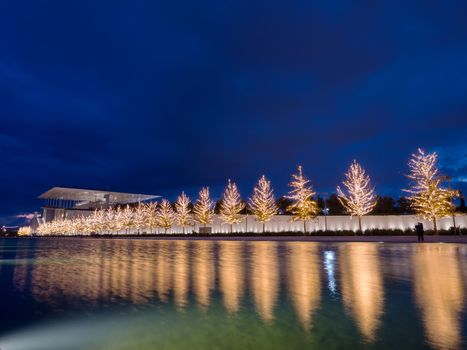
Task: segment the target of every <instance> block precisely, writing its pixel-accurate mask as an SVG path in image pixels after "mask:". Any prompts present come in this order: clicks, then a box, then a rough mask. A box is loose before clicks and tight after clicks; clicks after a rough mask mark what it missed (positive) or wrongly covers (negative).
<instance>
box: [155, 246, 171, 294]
mask: <svg viewBox="0 0 467 350" xmlns="http://www.w3.org/2000/svg"><path fill="white" fill-rule="evenodd" d="M171 248H172V242H171V241H160V242H158V244H157V249H156V254H155V259H156V266H155V269H156V290H157V296H158V297H159V300H160V301H162V302H166V301H167V300H168V297H169V293H170V290H171V288H172V279H171V275H172V261H171V257H170V252H171Z"/></svg>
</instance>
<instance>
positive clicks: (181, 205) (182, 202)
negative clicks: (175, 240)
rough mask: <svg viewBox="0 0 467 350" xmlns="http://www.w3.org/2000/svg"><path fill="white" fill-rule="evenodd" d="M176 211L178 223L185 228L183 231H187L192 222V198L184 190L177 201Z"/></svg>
mask: <svg viewBox="0 0 467 350" xmlns="http://www.w3.org/2000/svg"><path fill="white" fill-rule="evenodd" d="M175 212H176V219H177V223H178V224H179V225H180V226H181V227H182V228H183V233H185V227H186V226H189V225H190V224H191V218H190V216H191V215H190V212H191V210H190V198H189V197H188V196H187V195H186V194H185V192H182V194H181V195H180V196H178V198H177V202H176V203H175Z"/></svg>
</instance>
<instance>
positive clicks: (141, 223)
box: [133, 203, 146, 234]
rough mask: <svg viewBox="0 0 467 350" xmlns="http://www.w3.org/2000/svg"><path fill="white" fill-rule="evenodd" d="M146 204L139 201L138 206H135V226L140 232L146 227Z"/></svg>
mask: <svg viewBox="0 0 467 350" xmlns="http://www.w3.org/2000/svg"><path fill="white" fill-rule="evenodd" d="M145 208H146V204H144V203H138V206H137V207H136V208H135V210H134V212H133V215H134V227H136V228H137V229H138V234H139V233H140V231H141V230H143V229H144V228H145V227H146V209H145Z"/></svg>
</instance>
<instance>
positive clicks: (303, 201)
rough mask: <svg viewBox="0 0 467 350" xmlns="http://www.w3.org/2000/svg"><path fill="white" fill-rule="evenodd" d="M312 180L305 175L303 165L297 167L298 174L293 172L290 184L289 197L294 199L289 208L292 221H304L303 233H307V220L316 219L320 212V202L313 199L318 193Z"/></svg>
mask: <svg viewBox="0 0 467 350" xmlns="http://www.w3.org/2000/svg"><path fill="white" fill-rule="evenodd" d="M309 183H310V180H308V179H307V178H306V176H304V175H303V172H302V166H301V165H299V166H298V168H297V174H292V181H291V182H290V183H289V186H290V187H291V188H292V189H291V190H290V192H289V195H288V196H286V197H287V198H289V199H291V200H292V201H293V203H292V205H290V206H289V208H288V210H290V211H291V212H292V221H303V233H304V234H306V232H307V230H306V222H307V221H308V220H311V219H314V218H315V217H316V216H317V215H318V212H319V208H318V204H317V203H316V201H314V200H313V196H314V195H315V194H316V193H315V192H314V191H313V189H312V187H311V185H309Z"/></svg>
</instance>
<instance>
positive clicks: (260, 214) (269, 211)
mask: <svg viewBox="0 0 467 350" xmlns="http://www.w3.org/2000/svg"><path fill="white" fill-rule="evenodd" d="M249 208H250V210H251V212H252V213H253V215H254V216H255V218H256V220H258V221H259V222H261V223H262V224H263V233H264V232H265V224H266V222H267V221H269V220H271V219H272V217H273V216H274V215H276V214H277V210H278V207H277V204H276V200H275V199H274V193H273V190H272V188H271V182H270V181H268V180H267V179H266V177H265V176H264V175H263V176H261V178H260V179H259V180H258V184H257V186H256V187H255V188H254V189H253V196H252V197H251V198H250V202H249Z"/></svg>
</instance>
